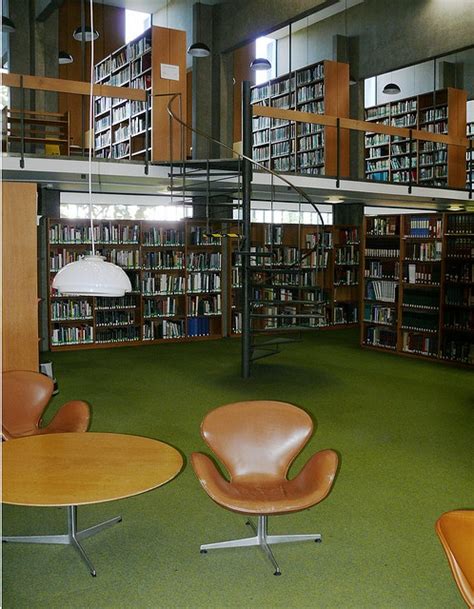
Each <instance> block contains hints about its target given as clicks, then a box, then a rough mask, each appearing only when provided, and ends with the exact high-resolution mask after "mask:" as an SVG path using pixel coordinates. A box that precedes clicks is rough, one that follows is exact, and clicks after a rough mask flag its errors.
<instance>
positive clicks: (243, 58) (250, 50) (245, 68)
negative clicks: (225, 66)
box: [232, 42, 255, 142]
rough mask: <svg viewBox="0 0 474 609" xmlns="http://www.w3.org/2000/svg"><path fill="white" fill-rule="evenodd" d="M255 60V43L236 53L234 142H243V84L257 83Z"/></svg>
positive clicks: (237, 50) (241, 48)
mask: <svg viewBox="0 0 474 609" xmlns="http://www.w3.org/2000/svg"><path fill="white" fill-rule="evenodd" d="M254 58H255V42H252V43H250V44H247V45H246V46H244V47H240V48H239V49H236V50H235V51H234V81H235V82H234V102H233V103H234V113H233V115H234V119H233V140H232V141H233V142H240V141H241V140H242V83H243V81H244V80H250V81H251V82H252V83H254V82H255V77H254V74H253V72H252V70H251V69H250V62H251V61H252V59H254Z"/></svg>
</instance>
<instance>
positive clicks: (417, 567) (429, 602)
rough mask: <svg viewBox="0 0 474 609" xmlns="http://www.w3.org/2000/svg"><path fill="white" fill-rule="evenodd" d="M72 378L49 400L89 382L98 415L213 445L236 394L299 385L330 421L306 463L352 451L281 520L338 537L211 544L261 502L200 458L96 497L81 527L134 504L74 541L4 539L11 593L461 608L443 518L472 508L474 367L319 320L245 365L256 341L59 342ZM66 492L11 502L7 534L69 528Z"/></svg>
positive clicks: (7, 596) (64, 372) (25, 598)
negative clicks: (106, 345)
mask: <svg viewBox="0 0 474 609" xmlns="http://www.w3.org/2000/svg"><path fill="white" fill-rule="evenodd" d="M51 359H52V360H53V362H54V365H55V373H56V376H57V378H58V381H59V385H60V395H59V396H58V397H57V398H55V400H54V401H53V404H52V406H51V408H50V412H49V413H48V414H49V415H50V416H51V415H52V414H53V413H54V412H55V410H56V409H57V408H58V407H59V405H60V404H61V403H63V402H65V401H66V400H69V399H73V398H77V399H79V398H82V399H85V400H87V401H89V402H90V403H91V404H92V408H93V421H92V427H91V430H92V431H110V432H124V433H133V434H139V435H144V436H149V437H153V438H158V439H160V440H163V441H165V442H169V443H171V444H173V445H174V446H176V447H178V448H179V449H180V450H181V451H182V453H183V455H185V457H186V458H189V455H190V453H191V452H192V451H193V450H196V449H198V450H203V449H204V444H203V442H202V441H201V438H200V435H199V424H200V421H201V419H202V418H203V415H204V414H205V413H206V412H207V411H208V410H210V409H212V408H215V407H217V406H219V405H221V404H225V403H228V402H232V401H238V400H247V399H277V400H284V401H289V402H293V403H295V404H297V405H299V406H301V407H303V408H305V409H306V410H307V411H309V412H310V413H311V414H312V416H313V417H314V420H315V423H316V430H315V434H314V436H313V438H312V439H311V441H310V443H309V446H308V447H307V448H306V449H305V451H304V453H303V454H302V455H301V456H300V457H299V458H298V460H297V462H296V463H295V468H294V469H295V470H296V469H298V468H299V467H300V466H301V464H302V463H303V462H304V460H305V459H307V458H308V456H309V455H310V454H311V453H312V452H314V451H315V450H319V449H322V448H328V447H331V448H334V449H336V450H337V451H338V452H339V453H340V455H341V467H340V471H339V474H338V477H337V479H336V482H335V485H334V487H333V491H332V493H331V494H330V496H329V497H328V498H327V499H326V500H325V501H323V502H322V503H321V504H320V505H318V506H316V507H314V508H312V509H310V510H306V511H304V512H300V513H298V514H293V515H289V516H280V517H275V518H274V519H273V520H271V519H270V532H274V533H285V532H288V533H295V532H301V533H303V532H321V533H322V535H323V543H322V544H312V543H305V544H295V545H292V544H288V545H280V546H275V548H274V550H275V556H276V559H277V561H278V562H279V563H280V567H281V569H282V573H283V574H282V576H281V577H274V576H273V574H272V569H271V566H270V565H269V564H268V563H267V562H266V559H265V558H264V557H263V554H261V553H260V552H259V551H258V550H257V549H256V548H249V549H245V548H243V549H235V550H220V551H215V552H209V553H208V554H207V555H200V554H199V544H200V543H203V542H206V541H219V540H224V539H233V538H237V537H244V536H246V535H247V534H248V531H247V530H246V528H247V527H245V524H244V519H243V518H242V517H240V516H238V515H236V514H232V513H231V512H228V511H226V510H224V509H222V508H219V507H218V506H217V505H215V504H214V503H213V502H212V501H211V500H210V499H209V498H208V497H207V496H206V495H205V493H204V492H203V491H202V490H201V488H200V486H199V484H198V482H197V480H196V479H195V476H194V473H193V471H192V469H191V467H190V465H188V464H187V465H186V466H185V468H184V470H183V471H182V473H181V474H180V475H179V476H178V477H177V478H176V479H175V480H174V481H172V482H171V483H169V484H167V485H166V486H164V487H162V488H160V489H157V490H155V491H152V492H149V493H146V494H144V495H140V496H138V497H133V498H129V499H126V500H122V501H117V502H113V503H105V504H101V505H95V506H87V507H83V508H79V526H80V527H81V528H82V527H87V526H90V525H91V524H94V523H95V522H98V521H99V520H101V519H106V518H109V517H111V516H114V515H117V514H122V515H123V522H122V523H121V524H119V525H117V526H116V527H114V528H112V529H109V530H108V531H105V532H103V533H101V534H100V535H98V536H96V537H92V538H90V539H87V540H85V541H84V547H85V548H86V551H87V552H88V553H89V555H90V557H91V559H92V561H93V562H94V564H95V566H96V569H97V572H98V575H97V578H95V579H93V578H91V577H90V575H89V574H88V571H87V569H86V567H85V565H84V564H83V563H82V562H81V560H80V559H79V557H78V555H77V554H76V553H75V552H74V551H73V549H72V548H70V547H66V546H63V547H62V546H32V545H23V544H21V545H8V546H6V545H4V547H3V603H4V604H3V606H4V607H5V609H10V608H11V609H13V608H15V609H36V608H38V609H56V608H57V609H67V608H74V609H88V608H90V609H131V608H139V609H156V608H159V609H173V608H180V609H181V608H183V609H184V608H189V609H199V608H221V609H222V608H226V607H232V608H239V609H247V608H254V607H255V608H259V609H279V608H282V609H283V608H285V609H288V608H318V609H336V608H337V609H352V608H354V609H456V608H458V607H459V609H461V608H462V607H464V603H463V601H462V599H461V597H460V595H459V593H458V591H457V589H456V587H455V584H454V581H453V580H452V578H451V574H450V571H449V568H448V563H447V561H446V558H445V556H444V553H443V551H442V548H441V545H440V543H439V541H438V539H437V537H436V535H435V532H434V523H435V521H436V519H437V517H438V516H439V515H440V514H442V513H443V512H445V511H447V510H452V509H458V508H470V507H473V490H474V488H473V487H474V484H473V478H472V465H473V443H472V429H473V417H472V412H473V404H474V400H473V389H474V383H473V374H472V371H471V370H466V369H458V368H455V367H450V366H443V365H440V364H435V363H431V362H426V361H420V360H413V359H408V358H402V357H397V356H394V355H392V354H385V353H378V352H373V351H372V352H371V351H368V350H361V349H359V347H358V345H357V335H356V332H355V331H353V330H339V331H327V332H320V333H315V334H311V335H308V336H306V337H305V338H304V341H303V342H302V343H297V344H294V345H290V346H288V347H285V350H284V351H283V352H282V353H281V354H280V355H277V356H274V357H272V358H268V359H265V360H262V361H260V362H258V363H256V364H255V366H254V369H253V376H252V378H251V379H250V380H248V381H243V380H241V379H240V376H239V370H240V342H239V341H238V340H222V341H214V342H200V343H198V342H196V343H192V344H168V345H159V346H153V347H140V348H133V347H131V348H122V349H110V350H95V351H76V352H68V353H55V354H52V355H51ZM65 526H66V513H65V511H64V509H59V508H22V507H15V506H4V508H3V531H4V534H11V535H15V534H25V535H26V534H35V533H36V534H48V533H49V534H52V533H60V532H63V531H64V529H65Z"/></svg>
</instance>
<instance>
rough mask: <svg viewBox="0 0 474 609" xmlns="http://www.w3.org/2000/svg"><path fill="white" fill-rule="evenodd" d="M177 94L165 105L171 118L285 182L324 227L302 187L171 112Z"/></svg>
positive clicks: (319, 213) (320, 217) (320, 215)
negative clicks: (314, 213)
mask: <svg viewBox="0 0 474 609" xmlns="http://www.w3.org/2000/svg"><path fill="white" fill-rule="evenodd" d="M179 96H180V93H175V94H174V95H173V96H172V97H171V99H170V101H169V102H168V105H167V110H168V114H169V115H170V116H171V118H172V119H174V120H175V121H176V122H178V123H179V124H180V125H181V126H182V127H185V128H186V129H189V130H190V131H193V132H194V133H196V134H197V135H200V136H201V137H204V138H205V139H207V140H208V141H210V142H214V143H215V144H218V145H219V146H222V147H223V148H225V149H226V150H230V152H232V154H233V155H236V156H237V157H239V159H241V160H245V161H250V163H252V165H255V166H257V167H258V168H259V169H263V171H266V172H267V173H269V174H270V175H272V176H274V177H276V178H278V179H279V180H281V181H282V182H284V183H285V184H287V185H288V186H289V187H290V188H292V189H293V190H294V191H295V192H296V193H298V194H299V195H300V196H301V197H302V198H303V199H305V200H306V201H307V202H308V203H309V204H310V205H311V206H312V207H313V209H314V210H315V211H316V213H317V214H318V216H319V219H320V220H321V226H323V227H324V220H323V216H322V214H321V212H320V211H319V209H318V207H317V205H316V204H315V203H314V202H313V201H312V200H311V197H310V196H309V195H308V194H307V193H306V192H305V191H304V190H303V189H302V188H300V187H299V186H296V185H295V184H293V182H291V181H290V180H288V178H286V177H285V176H283V175H281V174H279V173H277V172H276V171H273V169H270V168H269V167H265V166H264V165H262V164H261V163H259V162H258V161H255V160H254V159H252V158H250V157H248V156H246V155H245V154H241V153H240V152H236V151H235V150H234V149H233V148H231V147H230V146H228V145H227V144H224V143H223V142H221V141H220V140H218V139H216V138H214V137H212V136H211V135H209V134H208V133H205V132H204V131H201V129H197V128H196V127H192V126H191V125H188V123H186V122H185V121H183V120H182V119H181V118H179V117H178V116H176V114H174V112H173V110H172V108H171V104H172V103H173V101H174V100H175V99H176V98H177V97H179Z"/></svg>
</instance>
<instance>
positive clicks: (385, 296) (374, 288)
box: [365, 279, 398, 302]
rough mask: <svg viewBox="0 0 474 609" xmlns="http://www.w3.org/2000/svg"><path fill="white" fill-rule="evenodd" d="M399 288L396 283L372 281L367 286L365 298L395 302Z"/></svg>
mask: <svg viewBox="0 0 474 609" xmlns="http://www.w3.org/2000/svg"><path fill="white" fill-rule="evenodd" d="M397 287H398V286H397V282H396V281H388V280H384V279H383V280H378V279H376V280H370V281H367V283H366V285H365V297H366V298H367V300H382V301H385V302H395V300H396V294H397Z"/></svg>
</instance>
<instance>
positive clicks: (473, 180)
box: [466, 121, 474, 188]
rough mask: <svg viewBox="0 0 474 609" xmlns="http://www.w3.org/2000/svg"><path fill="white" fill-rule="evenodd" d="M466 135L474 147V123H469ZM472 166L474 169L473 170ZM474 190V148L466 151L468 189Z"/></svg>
mask: <svg viewBox="0 0 474 609" xmlns="http://www.w3.org/2000/svg"><path fill="white" fill-rule="evenodd" d="M466 135H467V137H468V139H469V140H473V146H474V121H473V122H472V123H467V129H466ZM471 166H472V169H471ZM469 187H470V188H474V147H473V149H472V150H469V148H468V149H467V151H466V188H469Z"/></svg>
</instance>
